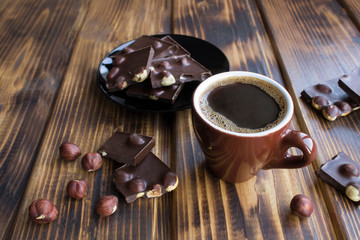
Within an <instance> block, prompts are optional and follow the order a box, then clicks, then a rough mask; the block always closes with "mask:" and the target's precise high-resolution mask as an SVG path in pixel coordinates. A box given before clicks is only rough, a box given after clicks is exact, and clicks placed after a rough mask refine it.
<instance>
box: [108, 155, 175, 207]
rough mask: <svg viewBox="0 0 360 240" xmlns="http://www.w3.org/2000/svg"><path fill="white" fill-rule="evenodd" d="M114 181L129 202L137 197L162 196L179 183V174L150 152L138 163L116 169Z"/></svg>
mask: <svg viewBox="0 0 360 240" xmlns="http://www.w3.org/2000/svg"><path fill="white" fill-rule="evenodd" d="M113 182H114V184H115V187H116V189H117V190H118V191H119V192H120V193H121V194H122V195H123V196H124V198H125V201H126V202H127V203H131V202H134V201H135V200H136V199H138V198H140V197H143V198H153V197H160V196H161V195H163V194H165V193H167V192H171V191H173V190H174V189H175V188H176V187H177V185H178V183H179V180H178V177H177V175H176V174H175V173H174V172H172V171H171V169H170V168H169V167H168V166H167V165H166V164H165V163H163V162H162V161H161V160H160V159H159V158H158V157H157V156H155V155H154V154H153V153H152V152H150V153H149V154H148V155H147V156H146V157H145V158H144V159H143V160H142V161H141V162H140V163H139V164H138V165H136V166H130V165H124V166H122V167H120V168H118V169H116V170H115V172H114V176H113Z"/></svg>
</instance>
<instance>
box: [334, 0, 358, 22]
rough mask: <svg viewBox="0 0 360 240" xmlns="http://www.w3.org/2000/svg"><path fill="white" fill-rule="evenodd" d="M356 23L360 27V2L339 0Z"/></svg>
mask: <svg viewBox="0 0 360 240" xmlns="http://www.w3.org/2000/svg"><path fill="white" fill-rule="evenodd" d="M339 3H340V4H341V5H342V6H343V7H344V9H345V10H346V12H347V13H348V15H349V17H350V18H351V19H352V21H353V22H354V24H355V25H356V26H357V28H358V29H360V2H359V1H357V0H339Z"/></svg>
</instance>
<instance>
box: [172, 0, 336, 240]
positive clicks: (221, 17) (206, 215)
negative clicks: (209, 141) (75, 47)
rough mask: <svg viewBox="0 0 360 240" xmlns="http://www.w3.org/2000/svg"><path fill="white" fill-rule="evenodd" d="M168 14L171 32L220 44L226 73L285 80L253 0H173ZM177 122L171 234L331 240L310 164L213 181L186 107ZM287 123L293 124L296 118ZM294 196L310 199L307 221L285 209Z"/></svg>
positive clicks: (179, 235)
mask: <svg viewBox="0 0 360 240" xmlns="http://www.w3.org/2000/svg"><path fill="white" fill-rule="evenodd" d="M174 19H175V21H174V31H175V32H176V33H182V34H189V35H194V36H197V37H200V38H202V39H206V40H208V41H210V42H212V43H213V44H215V45H217V46H219V47H220V48H221V49H222V50H223V51H224V53H225V54H226V55H227V57H228V59H229V61H230V64H231V69H232V70H245V71H253V72H257V73H260V74H264V75H267V76H270V77H272V78H273V79H275V80H276V81H278V82H280V83H282V84H283V82H282V77H281V73H280V70H279V68H278V65H277V61H276V58H275V55H274V52H273V49H272V47H271V45H270V42H269V39H268V37H267V34H266V32H265V30H264V27H263V24H262V21H261V17H260V14H259V12H258V10H257V6H256V4H255V3H254V1H231V0H227V1H206V2H205V1H202V2H197V1H192V0H187V1H176V2H175V5H174ZM176 122H177V124H176V126H175V130H174V131H175V133H176V134H175V135H176V136H175V139H176V140H175V142H176V143H175V146H177V150H176V153H177V155H176V156H177V173H178V174H179V176H180V177H179V178H180V183H179V188H178V190H177V191H176V214H177V217H176V220H177V221H176V225H175V226H176V229H177V239H294V238H303V239H314V238H315V239H316V238H324V239H330V238H331V237H332V236H333V235H334V232H335V231H334V228H333V226H332V225H331V222H329V221H328V219H329V213H328V212H327V209H326V207H325V206H324V204H322V203H323V202H324V198H323V196H322V195H321V193H319V187H318V186H317V185H316V184H315V182H316V178H315V176H314V170H313V169H312V168H311V167H306V168H303V169H297V170H267V171H261V172H260V173H259V174H258V175H257V177H255V178H253V179H251V180H249V181H247V182H245V183H239V184H230V183H225V182H223V181H219V180H218V179H216V178H215V177H213V175H212V174H211V173H210V172H209V170H208V169H207V167H206V165H205V162H204V161H205V159H204V155H203V154H202V152H201V149H200V147H199V145H198V143H197V140H196V138H195V135H194V133H193V130H192V122H191V111H190V110H187V111H184V112H180V113H178V114H177V115H176ZM292 127H293V128H298V125H297V122H296V119H294V121H293V122H292ZM298 193H303V194H306V195H308V196H309V197H310V198H311V199H312V200H313V202H314V204H315V212H314V214H313V215H312V216H311V217H310V218H308V219H299V218H298V217H296V216H294V215H293V214H292V213H291V212H290V208H289V204H290V201H291V199H292V197H293V196H294V195H296V194H298Z"/></svg>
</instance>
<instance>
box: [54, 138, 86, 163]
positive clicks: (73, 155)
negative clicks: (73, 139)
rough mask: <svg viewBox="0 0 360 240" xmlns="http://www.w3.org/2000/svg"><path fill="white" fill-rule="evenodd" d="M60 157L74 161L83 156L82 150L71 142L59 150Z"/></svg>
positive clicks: (65, 143) (63, 144)
mask: <svg viewBox="0 0 360 240" xmlns="http://www.w3.org/2000/svg"><path fill="white" fill-rule="evenodd" d="M59 153H60V157H61V158H62V159H64V160H66V161H74V160H76V159H77V158H78V157H80V155H81V150H80V148H79V147H78V146H77V145H75V144H73V143H70V142H64V143H62V144H61V145H60V148H59Z"/></svg>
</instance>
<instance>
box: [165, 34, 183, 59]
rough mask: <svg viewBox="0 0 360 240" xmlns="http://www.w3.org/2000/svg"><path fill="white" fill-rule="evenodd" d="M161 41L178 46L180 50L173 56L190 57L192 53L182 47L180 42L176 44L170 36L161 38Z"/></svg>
mask: <svg viewBox="0 0 360 240" xmlns="http://www.w3.org/2000/svg"><path fill="white" fill-rule="evenodd" d="M161 40H163V41H166V42H169V43H172V44H175V45H176V46H178V49H177V50H176V51H174V53H173V54H172V55H174V56H180V55H188V56H190V53H189V52H188V51H187V50H186V49H185V48H184V47H183V46H181V45H180V44H179V43H178V42H176V41H175V40H174V39H173V38H172V37H170V36H169V35H166V36H165V37H163V38H161ZM170 56H171V55H169V56H165V57H170Z"/></svg>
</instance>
